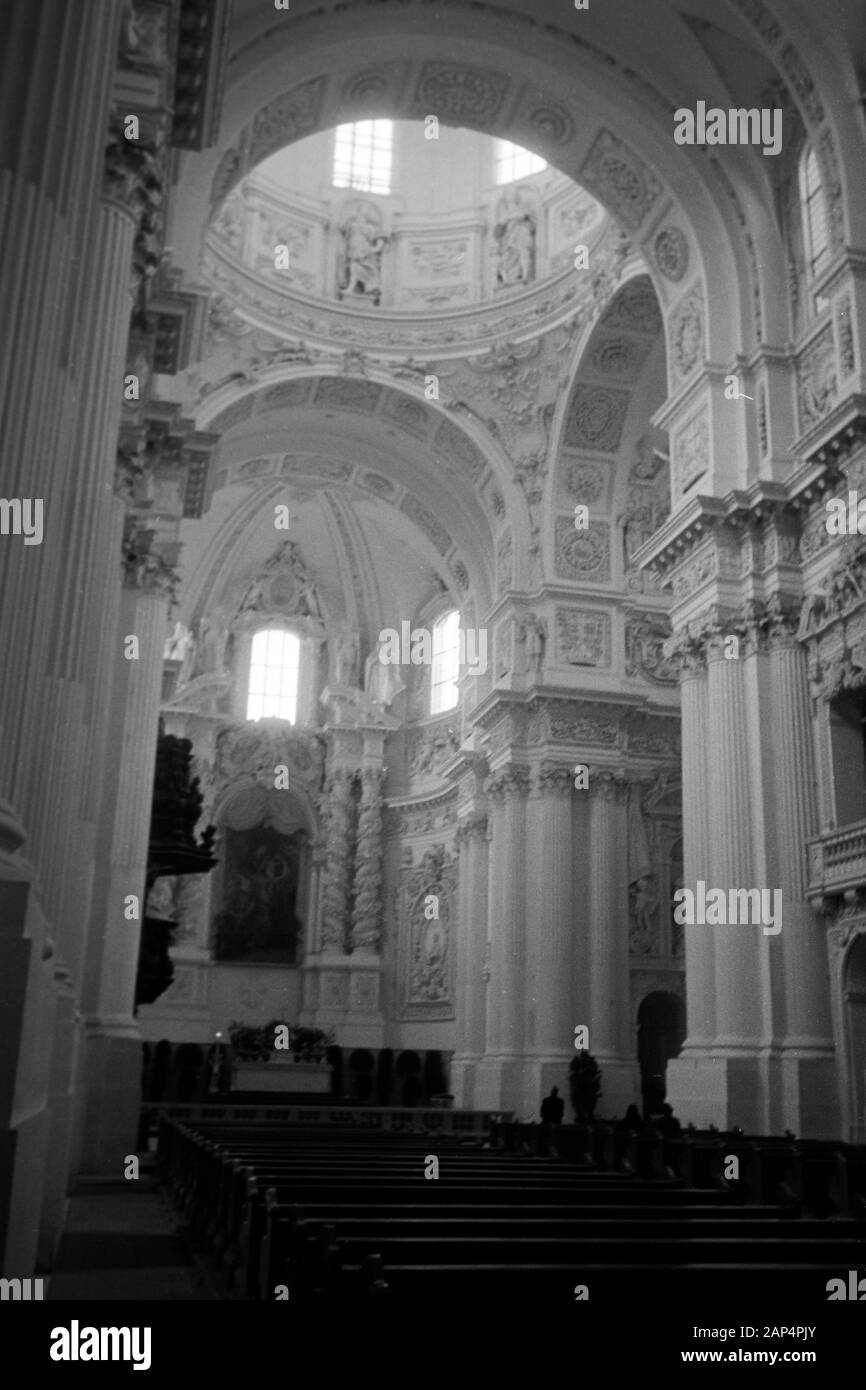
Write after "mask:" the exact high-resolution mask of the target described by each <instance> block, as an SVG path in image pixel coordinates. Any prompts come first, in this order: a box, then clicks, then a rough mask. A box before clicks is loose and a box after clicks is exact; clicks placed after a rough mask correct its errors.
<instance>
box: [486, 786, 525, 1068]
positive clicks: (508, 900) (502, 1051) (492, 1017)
mask: <svg viewBox="0 0 866 1390" xmlns="http://www.w3.org/2000/svg"><path fill="white" fill-rule="evenodd" d="M528 790H529V770H528V769H527V768H525V767H509V768H507V769H505V771H504V772H500V773H498V774H496V775H495V776H494V777H493V778H492V780H491V783H490V785H489V787H488V793H489V795H490V801H491V807H492V822H493V839H492V843H491V851H490V888H489V902H490V988H489V994H488V1009H487V1046H486V1051H487V1053H488V1054H494V1055H496V1056H500V1057H501V1056H515V1055H517V1054H518V1053H519V1052H520V1051H521V1049H522V1046H523V1020H522V1000H523V980H524V976H525V940H524V921H525V881H524V854H525V835H526V794H527V791H528Z"/></svg>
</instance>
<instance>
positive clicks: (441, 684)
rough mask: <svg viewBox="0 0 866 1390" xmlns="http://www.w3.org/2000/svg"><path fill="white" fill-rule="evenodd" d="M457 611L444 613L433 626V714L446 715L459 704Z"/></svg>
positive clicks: (431, 688)
mask: <svg viewBox="0 0 866 1390" xmlns="http://www.w3.org/2000/svg"><path fill="white" fill-rule="evenodd" d="M459 630H460V614H459V613H458V611H457V609H456V608H455V609H453V610H452V611H451V612H450V613H443V614H442V617H441V618H437V620H436V622H435V623H434V624H433V665H432V668H431V672H430V713H431V714H444V713H445V711H446V710H448V709H453V708H454V706H455V705H456V704H457V677H458V676H459V674H460V650H459V639H458V633H459Z"/></svg>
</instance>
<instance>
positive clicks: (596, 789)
mask: <svg viewBox="0 0 866 1390" xmlns="http://www.w3.org/2000/svg"><path fill="white" fill-rule="evenodd" d="M589 791H590V793H591V794H592V796H594V797H596V798H597V799H598V800H599V801H610V802H613V803H614V804H615V805H620V804H624V803H625V802H626V800H627V799H628V794H629V779H628V777H627V776H626V774H625V773H624V772H623V771H621V770H620V769H619V768H616V769H613V768H594V769H591V771H590V775H589Z"/></svg>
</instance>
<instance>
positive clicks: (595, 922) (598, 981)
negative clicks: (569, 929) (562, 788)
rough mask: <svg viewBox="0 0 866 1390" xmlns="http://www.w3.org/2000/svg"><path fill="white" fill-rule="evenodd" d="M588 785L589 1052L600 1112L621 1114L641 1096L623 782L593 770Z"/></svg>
mask: <svg viewBox="0 0 866 1390" xmlns="http://www.w3.org/2000/svg"><path fill="white" fill-rule="evenodd" d="M589 790H590V796H591V798H592V799H591V802H590V854H591V856H592V877H591V879H590V920H589V957H590V980H591V984H590V1018H589V1051H590V1052H591V1053H592V1054H593V1056H594V1057H595V1059H596V1061H597V1062H598V1064H599V1066H600V1068H601V1087H602V1090H601V1094H602V1103H601V1109H602V1111H603V1112H604V1113H607V1114H616V1113H620V1114H621V1113H622V1112H623V1110H624V1109H625V1107H626V1106H628V1105H629V1104H631V1103H632V1102H633V1101H634V1100H635V1099H636V1098H637V1097H638V1096H639V1095H640V1079H639V1076H638V1068H637V1063H636V1061H635V1059H634V1043H633V1038H634V1034H633V1031H632V1030H631V1029H630V1027H629V1012H628V1011H629V1000H630V980H629V960H628V929H629V903H628V860H627V856H626V852H625V851H626V846H627V844H628V806H627V801H628V783H627V782H626V781H625V779H624V778H620V777H618V776H616V775H615V774H613V773H610V772H606V771H597V770H594V771H593V772H592V773H591V774H590V779H589ZM575 1021H576V1022H579V1021H582V1020H575Z"/></svg>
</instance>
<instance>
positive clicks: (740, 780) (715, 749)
mask: <svg viewBox="0 0 866 1390" xmlns="http://www.w3.org/2000/svg"><path fill="white" fill-rule="evenodd" d="M755 659H756V658H754V657H751V658H747V659H742V660H741V659H736V660H726V659H725V658H724V657H723V656H722V654H721V651H717V650H716V649H715V648H714V649H713V650H712V651H711V653H710V656H709V659H708V663H707V698H708V707H709V710H710V711H711V712H712V717H711V718H710V720H709V721H708V730H707V732H708V759H707V773H708V778H707V784H706V790H705V798H706V805H707V822H708V831H709V843H710V850H711V854H710V865H711V869H712V874H711V877H709V878H708V880H706V881H707V886H708V888H710V887H712V888H721V889H723V890H724V891H725V893H726V896H727V891H728V890H729V889H731V888H757V887H766V886H771V885H761V884H758V883H756V882H755V872H756V866H755V855H754V848H753V846H754V830H755V826H754V819H753V817H754V814H755V812H754V810H753V805H754V802H753V798H754V797H755V795H756V794H757V795H758V796H760V778H759V777H756V775H755V773H756V768H755V765H754V758H755V754H756V751H757V750H756V747H755V745H754V742H753V739H752V737H751V736H750V735H751V732H752V731H750V728H749V717H748V708H747V697H748V694H749V692H747V689H746V680H747V671H746V664H747V660H748V662H749V663H753V662H754V661H755ZM748 674H749V675H750V676H753V675H754V674H756V673H752V672H749V673H748ZM758 808H760V801H758ZM758 814H760V809H758ZM686 886H687V887H689V888H691V889H692V891H694V890H695V885H694V884H692V883H688V884H687V885H686ZM689 932H694V933H695V934H696V935H697V934H699V933H701V932H706V933H707V935H708V936H710V937H711V938H712V941H713V947H714V959H715V995H716V1046H717V1047H720V1048H733V1049H736V1050H743V1049H749V1048H752V1049H753V1048H754V1047H755V1045H756V1044H757V1043H758V1042H759V1041H760V1040H761V1037H762V1035H763V1032H764V1026H763V1015H762V996H764V995H766V993H767V992H768V991H767V988H766V987H767V985H768V983H769V980H768V978H767V965H766V958H765V957H764V954H763V947H764V942H765V940H766V938H765V937H764V936H763V932H762V928H761V927H760V926H758V925H739V924H733V925H731V924H727V925H706V926H703V927H702V926H693V927H686V933H687V934H688V933H689Z"/></svg>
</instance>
